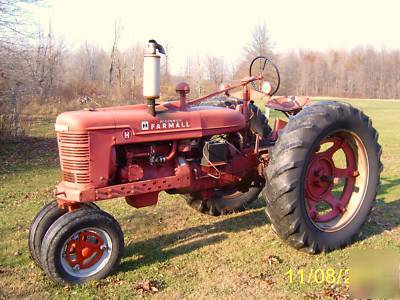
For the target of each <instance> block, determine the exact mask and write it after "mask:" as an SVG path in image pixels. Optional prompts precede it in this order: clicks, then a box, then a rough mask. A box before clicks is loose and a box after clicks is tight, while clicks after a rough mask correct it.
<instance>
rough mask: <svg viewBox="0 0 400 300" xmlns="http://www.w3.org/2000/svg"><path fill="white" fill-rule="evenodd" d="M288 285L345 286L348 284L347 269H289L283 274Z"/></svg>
mask: <svg viewBox="0 0 400 300" xmlns="http://www.w3.org/2000/svg"><path fill="white" fill-rule="evenodd" d="M284 275H285V276H286V277H287V278H288V280H289V283H290V284H295V283H300V284H326V283H328V284H346V285H348V284H349V283H350V282H349V269H334V268H326V269H323V268H317V269H313V268H311V269H303V268H300V269H296V270H293V269H292V268H290V269H289V270H288V271H287V272H286V273H285V274H284Z"/></svg>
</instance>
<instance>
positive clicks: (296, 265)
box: [0, 100, 400, 299]
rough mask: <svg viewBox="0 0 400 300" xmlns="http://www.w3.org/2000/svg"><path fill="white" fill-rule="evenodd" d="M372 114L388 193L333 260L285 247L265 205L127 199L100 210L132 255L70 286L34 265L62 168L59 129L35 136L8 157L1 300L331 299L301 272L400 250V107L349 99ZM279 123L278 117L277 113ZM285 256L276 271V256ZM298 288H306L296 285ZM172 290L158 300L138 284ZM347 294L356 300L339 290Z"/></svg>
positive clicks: (2, 178) (7, 149) (1, 192)
mask: <svg viewBox="0 0 400 300" xmlns="http://www.w3.org/2000/svg"><path fill="white" fill-rule="evenodd" d="M346 101H348V102H350V103H351V104H353V105H354V106H357V107H359V108H361V109H362V110H364V111H365V113H366V114H368V115H369V116H370V117H371V118H372V120H373V124H374V126H375V127H376V129H377V130H378V132H379V134H380V139H379V141H380V143H381V145H382V147H383V157H382V160H383V163H384V165H385V169H384V172H383V174H382V189H381V192H380V194H379V196H378V202H377V205H376V209H375V210H374V211H373V213H372V218H371V220H370V221H369V222H368V223H367V224H366V225H365V226H364V227H363V229H362V232H363V237H362V238H361V240H359V241H357V242H356V243H354V244H353V245H351V246H349V247H347V248H345V249H343V250H338V251H334V252H332V253H329V254H320V255H315V256H312V255H308V254H305V253H303V252H299V251H296V250H294V249H292V248H290V247H288V246H287V245H286V244H285V243H283V242H282V241H281V240H280V239H279V238H278V237H277V236H276V235H275V234H274V233H273V232H272V231H271V226H270V224H268V223H267V221H266V218H265V215H264V208H263V207H262V206H263V205H262V199H259V200H258V201H257V203H255V204H254V205H253V208H252V209H250V210H248V211H246V212H243V213H239V214H235V215H229V216H223V217H217V218H215V217H209V216H204V215H201V214H199V213H197V212H196V211H194V210H192V209H191V208H189V207H187V205H186V204H185V203H184V201H183V200H182V199H181V198H180V197H179V196H169V195H167V194H162V195H161V199H160V201H159V204H158V205H157V206H156V207H148V208H143V209H140V210H136V209H133V208H131V207H130V206H128V205H127V204H125V202H124V201H123V200H122V199H118V200H112V201H105V202H103V203H100V206H101V207H102V208H103V209H105V210H106V211H108V212H110V213H111V214H113V215H114V216H115V217H116V218H117V219H118V221H119V222H120V224H121V226H122V229H123V231H124V234H125V244H126V249H125V254H124V257H123V259H122V263H121V265H120V267H119V268H118V269H117V271H116V273H115V274H114V275H112V276H109V277H108V278H106V279H103V280H100V281H95V282H90V283H88V284H85V285H82V286H74V287H61V286H58V285H57V284H55V283H53V282H52V281H51V280H49V279H48V278H47V276H46V275H45V274H44V273H43V272H42V271H41V270H40V269H39V268H38V267H37V266H36V265H35V264H34V263H33V262H32V260H31V259H30V256H29V251H28V248H27V236H28V228H29V225H30V222H31V220H32V219H33V217H34V216H35V214H36V213H37V212H38V211H39V210H40V208H41V207H42V206H43V205H44V204H45V203H46V202H48V201H50V200H51V199H52V193H53V187H54V185H55V184H56V183H57V182H58V180H59V169H58V162H57V154H56V145H55V140H54V133H53V131H52V130H53V129H52V122H51V121H46V122H43V123H41V124H39V125H38V126H36V127H34V128H32V131H31V133H30V136H29V137H28V138H26V139H25V140H23V141H20V142H17V143H10V144H5V145H4V144H3V145H1V148H0V159H1V162H2V164H1V165H0V220H1V222H0V298H1V297H2V296H4V297H18V298H19V297H34V298H64V297H71V298H72V297H74V298H75V297H79V298H128V297H152V298H153V297H154V298H162V299H165V298H192V299H198V298H207V299H208V298H232V299H233V298H269V299H274V298H288V299H292V298H303V297H305V296H307V295H308V296H312V295H315V294H307V293H317V294H318V293H322V292H323V290H324V289H325V288H326V287H327V286H328V284H316V283H313V284H307V283H306V284H301V283H300V282H299V281H298V280H295V282H294V283H293V284H290V283H289V278H288V276H287V275H285V273H286V272H287V271H288V270H289V269H292V270H293V271H294V272H295V275H296V272H297V271H298V270H300V269H304V270H305V273H306V274H307V272H309V271H310V270H311V269H314V270H316V269H318V268H322V269H323V270H327V269H328V268H333V269H334V270H337V271H339V270H340V269H345V268H347V266H348V258H349V253H350V251H351V250H352V249H370V248H374V249H383V248H392V249H395V250H396V251H399V249H400V247H399V245H400V235H399V232H400V231H399V228H398V227H399V225H400V221H399V215H400V185H399V184H400V178H399V175H398V170H399V169H400V134H399V130H400V129H399V127H400V126H399V125H400V102H398V103H397V102H380V101H362V100H354V101H350V100H346ZM273 115H275V114H273ZM271 255H273V256H277V257H279V260H280V262H279V263H272V264H270V263H269V261H271V260H269V259H268V257H269V256H271ZM295 279H297V278H296V277H295ZM144 280H158V281H160V282H162V289H161V290H160V291H159V292H157V293H155V294H153V295H140V294H139V293H138V292H137V291H136V290H135V285H136V284H137V283H138V282H141V281H144ZM338 290H339V292H343V293H346V289H345V287H343V286H341V285H339V287H338Z"/></svg>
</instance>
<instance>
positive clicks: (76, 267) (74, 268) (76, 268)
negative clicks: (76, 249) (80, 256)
mask: <svg viewBox="0 0 400 300" xmlns="http://www.w3.org/2000/svg"><path fill="white" fill-rule="evenodd" d="M80 269H81V266H80V265H75V266H74V267H73V268H72V270H73V271H74V272H78V271H79V270H80Z"/></svg>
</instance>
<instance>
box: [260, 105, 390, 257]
mask: <svg viewBox="0 0 400 300" xmlns="http://www.w3.org/2000/svg"><path fill="white" fill-rule="evenodd" d="M377 139H378V134H377V132H376V131H375V129H374V128H373V127H372V124H371V121H370V119H369V118H368V117H367V116H366V115H364V114H363V113H362V112H361V111H359V110H358V109H356V108H354V107H352V106H350V105H348V104H345V103H337V102H322V103H319V104H317V105H312V106H309V107H307V108H305V109H304V110H302V111H301V112H300V113H298V114H297V115H296V116H295V117H294V118H293V119H291V121H290V122H289V124H288V125H287V126H286V128H285V129H284V130H283V132H282V134H281V136H280V137H279V139H278V141H277V143H276V145H275V146H274V149H273V151H272V153H271V160H270V162H269V165H268V167H267V168H266V178H267V185H266V187H265V189H264V191H263V194H264V197H265V198H266V200H267V207H266V212H267V215H268V217H269V218H270V220H271V223H272V226H273V228H274V230H275V231H276V233H277V234H278V235H279V236H280V237H282V238H283V239H284V240H285V241H287V242H288V243H289V244H290V245H291V246H293V247H295V248H298V249H300V248H302V249H304V250H306V251H308V252H311V253H317V252H320V251H331V250H334V249H337V248H340V247H343V246H345V245H347V244H348V243H350V242H351V241H352V240H353V239H354V238H355V237H357V235H358V234H359V232H360V228H361V226H362V225H363V224H364V222H365V221H366V220H367V218H368V214H369V212H370V210H371V208H372V207H373V205H374V202H375V197H376V193H377V191H378V187H379V177H380V172H381V171H382V164H381V162H380V156H381V147H380V145H379V144H378V141H377Z"/></svg>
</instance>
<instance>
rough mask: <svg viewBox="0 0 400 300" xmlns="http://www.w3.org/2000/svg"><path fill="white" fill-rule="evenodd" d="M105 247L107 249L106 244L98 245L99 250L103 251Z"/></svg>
mask: <svg viewBox="0 0 400 300" xmlns="http://www.w3.org/2000/svg"><path fill="white" fill-rule="evenodd" d="M106 249H108V247H107V245H106V244H103V245H101V246H100V250H102V251H103V250H106Z"/></svg>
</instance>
